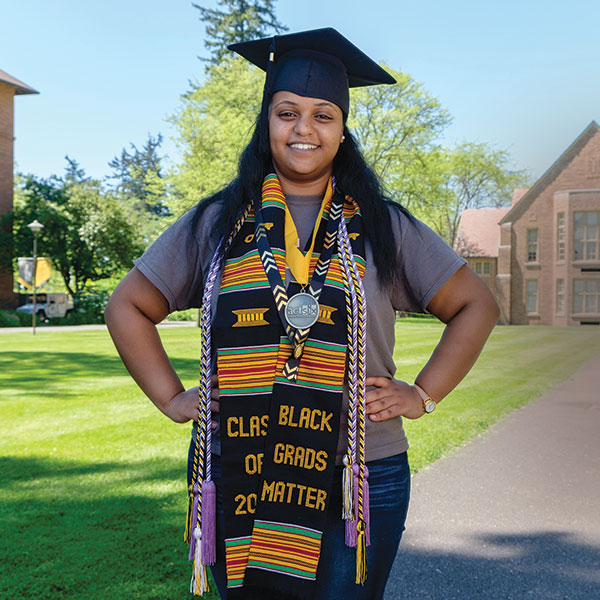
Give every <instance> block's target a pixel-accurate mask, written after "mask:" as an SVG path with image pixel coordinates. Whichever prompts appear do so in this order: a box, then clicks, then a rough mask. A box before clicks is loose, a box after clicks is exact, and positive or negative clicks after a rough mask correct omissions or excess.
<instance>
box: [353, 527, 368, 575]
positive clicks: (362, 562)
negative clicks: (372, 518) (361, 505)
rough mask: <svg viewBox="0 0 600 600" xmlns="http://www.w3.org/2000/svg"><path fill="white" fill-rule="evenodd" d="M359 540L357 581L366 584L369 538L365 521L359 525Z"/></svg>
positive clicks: (357, 546)
mask: <svg viewBox="0 0 600 600" xmlns="http://www.w3.org/2000/svg"><path fill="white" fill-rule="evenodd" d="M357 529H358V541H357V543H356V581H355V583H358V584H360V585H365V581H367V538H366V535H365V523H364V521H360V522H359V523H358V525H357Z"/></svg>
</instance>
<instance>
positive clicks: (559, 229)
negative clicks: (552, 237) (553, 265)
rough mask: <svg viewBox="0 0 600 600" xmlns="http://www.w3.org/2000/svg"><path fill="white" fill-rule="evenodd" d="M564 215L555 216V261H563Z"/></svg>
mask: <svg viewBox="0 0 600 600" xmlns="http://www.w3.org/2000/svg"><path fill="white" fill-rule="evenodd" d="M565 254H566V253H565V213H564V212H561V213H558V215H556V260H559V261H563V260H565Z"/></svg>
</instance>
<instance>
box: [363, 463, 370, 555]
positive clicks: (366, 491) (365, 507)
mask: <svg viewBox="0 0 600 600" xmlns="http://www.w3.org/2000/svg"><path fill="white" fill-rule="evenodd" d="M368 478H369V468H368V467H367V465H365V471H364V477H363V514H362V520H363V522H364V524H365V544H366V545H367V546H370V545H371V518H370V517H371V515H370V513H371V511H370V507H369V479H368Z"/></svg>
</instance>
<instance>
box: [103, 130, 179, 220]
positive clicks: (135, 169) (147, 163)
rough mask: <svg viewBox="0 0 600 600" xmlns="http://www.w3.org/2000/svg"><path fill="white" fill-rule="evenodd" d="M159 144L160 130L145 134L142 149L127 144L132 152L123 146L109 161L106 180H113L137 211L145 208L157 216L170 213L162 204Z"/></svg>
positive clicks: (163, 196) (163, 191)
mask: <svg viewBox="0 0 600 600" xmlns="http://www.w3.org/2000/svg"><path fill="white" fill-rule="evenodd" d="M161 144H162V135H161V134H160V133H159V134H158V135H157V136H156V137H153V136H151V135H148V139H147V140H146V143H145V144H144V146H143V148H142V149H141V150H140V149H138V148H137V147H136V146H135V144H130V146H131V152H130V151H128V150H126V149H125V148H123V150H122V151H121V155H120V156H115V158H113V159H112V160H111V161H110V162H109V163H108V166H109V167H111V169H112V170H113V174H112V175H111V176H109V179H112V180H114V181H115V182H116V183H115V188H116V190H117V191H118V192H120V193H121V194H122V195H123V197H124V198H125V199H127V200H130V201H132V202H133V203H134V204H135V205H136V206H135V208H136V209H137V210H138V211H147V212H149V213H151V214H153V215H156V216H159V217H160V216H165V215H168V214H169V211H168V208H167V207H166V206H165V204H164V203H165V200H166V194H165V189H164V187H165V186H164V182H163V176H162V173H161V158H160V156H159V155H158V149H159V148H160V145H161Z"/></svg>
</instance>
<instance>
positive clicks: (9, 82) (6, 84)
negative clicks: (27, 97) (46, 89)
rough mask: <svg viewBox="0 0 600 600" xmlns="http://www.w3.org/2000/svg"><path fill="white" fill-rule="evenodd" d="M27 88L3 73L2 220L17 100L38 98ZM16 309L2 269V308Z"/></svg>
mask: <svg viewBox="0 0 600 600" xmlns="http://www.w3.org/2000/svg"><path fill="white" fill-rule="evenodd" d="M37 93H38V92H37V91H36V90H34V89H33V88H31V87H29V86H28V85H27V84H25V83H23V82H22V81H19V80H18V79H15V78H14V77H12V76H11V75H9V74H8V73H6V72H5V71H2V70H1V69H0V217H2V215H5V214H6V213H8V212H10V210H11V209H12V206H13V170H14V164H13V144H14V97H15V96H20V95H22V94H37ZM2 306H9V307H12V306H14V294H13V276H12V271H6V270H2V268H1V267H0V307H2Z"/></svg>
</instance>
